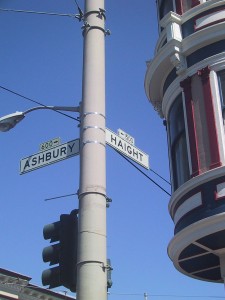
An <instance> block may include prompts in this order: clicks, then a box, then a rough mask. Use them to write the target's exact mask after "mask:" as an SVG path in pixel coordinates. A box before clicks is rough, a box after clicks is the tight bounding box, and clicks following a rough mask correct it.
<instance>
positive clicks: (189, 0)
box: [181, 0, 192, 13]
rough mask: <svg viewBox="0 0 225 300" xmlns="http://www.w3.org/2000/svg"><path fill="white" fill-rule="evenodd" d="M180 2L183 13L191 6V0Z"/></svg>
mask: <svg viewBox="0 0 225 300" xmlns="http://www.w3.org/2000/svg"><path fill="white" fill-rule="evenodd" d="M181 3H182V10H183V13H185V12H186V11H188V10H189V9H191V8H192V0H182V1H181Z"/></svg>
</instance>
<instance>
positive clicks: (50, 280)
mask: <svg viewBox="0 0 225 300" xmlns="http://www.w3.org/2000/svg"><path fill="white" fill-rule="evenodd" d="M77 213H78V210H73V211H72V212H71V213H70V214H63V215H61V216H60V221H58V222H55V223H52V224H48V225H46V226H45V227H44V229H43V236H44V239H46V240H48V239H50V243H54V242H58V243H55V244H52V245H51V246H49V247H46V248H44V249H43V252H42V257H43V261H44V262H49V265H50V266H52V265H55V264H58V266H55V267H53V268H49V269H47V270H45V271H44V272H43V273H42V284H43V285H44V286H46V285H48V286H49V288H50V289H51V288H55V287H59V286H61V285H62V286H64V287H66V288H68V289H69V290H70V291H71V292H76V265H77V238H78V218H77Z"/></svg>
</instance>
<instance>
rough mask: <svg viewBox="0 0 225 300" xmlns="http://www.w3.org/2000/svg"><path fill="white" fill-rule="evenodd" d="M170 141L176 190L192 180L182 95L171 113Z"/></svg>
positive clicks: (177, 99)
mask: <svg viewBox="0 0 225 300" xmlns="http://www.w3.org/2000/svg"><path fill="white" fill-rule="evenodd" d="M169 141H170V149H171V150H170V151H171V159H172V162H171V166H172V175H173V188H174V190H176V189H177V188H178V187H179V186H180V185H182V184H183V183H184V182H186V181H187V180H188V179H189V178H190V173H189V164H188V155H187V143H186V134H185V126H184V112H183V104H182V96H181V94H180V95H179V96H178V97H177V98H176V100H175V102H174V104H173V106H172V108H171V110H170V113H169Z"/></svg>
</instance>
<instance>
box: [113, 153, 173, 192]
mask: <svg viewBox="0 0 225 300" xmlns="http://www.w3.org/2000/svg"><path fill="white" fill-rule="evenodd" d="M116 152H117V153H119V155H121V156H122V157H123V158H124V159H125V160H126V161H128V162H129V163H130V164H131V165H132V166H133V167H134V168H136V169H137V170H138V171H139V172H140V173H141V174H142V175H144V176H145V177H146V178H148V179H149V180H150V181H151V182H152V183H154V184H155V185H156V186H157V187H158V188H160V189H161V190H162V191H163V192H164V193H166V194H167V195H168V196H171V194H170V193H168V192H167V191H166V190H165V189H164V188H163V187H162V186H161V185H159V184H158V183H157V182H155V181H154V180H153V179H152V178H151V177H149V176H148V175H147V174H146V173H145V172H143V171H142V170H141V169H140V168H138V167H137V166H136V165H135V164H134V163H133V162H131V161H130V160H129V159H128V158H127V157H125V156H124V155H123V154H121V153H120V152H119V151H116Z"/></svg>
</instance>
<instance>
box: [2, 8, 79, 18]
mask: <svg viewBox="0 0 225 300" xmlns="http://www.w3.org/2000/svg"><path fill="white" fill-rule="evenodd" d="M0 11H5V12H17V13H27V14H37V15H48V16H59V17H71V18H77V16H76V15H74V14H62V13H55V12H45V11H34V10H22V9H12V8H0Z"/></svg>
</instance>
